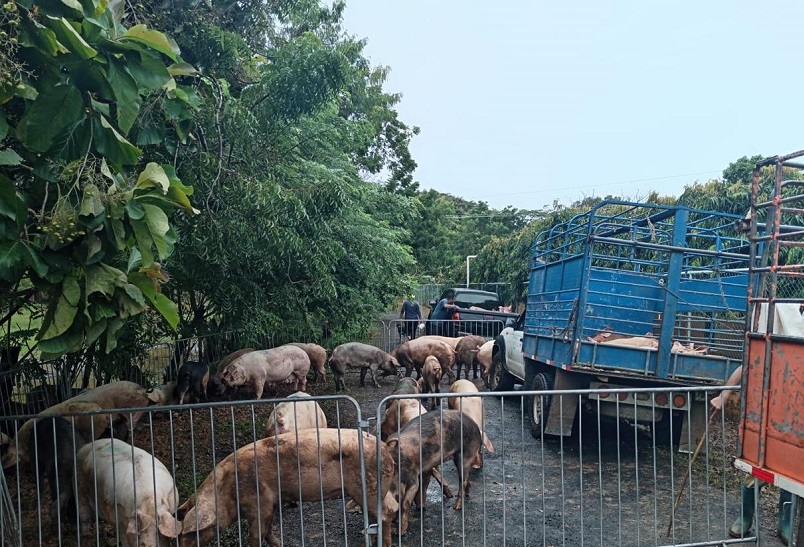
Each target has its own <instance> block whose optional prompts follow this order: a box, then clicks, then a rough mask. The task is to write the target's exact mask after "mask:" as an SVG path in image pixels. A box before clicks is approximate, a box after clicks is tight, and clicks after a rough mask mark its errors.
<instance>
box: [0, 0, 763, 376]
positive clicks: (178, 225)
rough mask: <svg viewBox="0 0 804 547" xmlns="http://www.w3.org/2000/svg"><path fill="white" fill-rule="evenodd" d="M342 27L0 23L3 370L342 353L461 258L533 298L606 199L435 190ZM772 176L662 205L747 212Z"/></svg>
mask: <svg viewBox="0 0 804 547" xmlns="http://www.w3.org/2000/svg"><path fill="white" fill-rule="evenodd" d="M344 7H345V4H344V3H343V2H341V1H336V2H334V3H332V4H325V3H322V2H319V1H318V0H277V1H273V2H262V3H259V2H257V3H255V2H245V3H234V4H233V3H230V2H219V1H217V0H211V1H208V2H196V1H194V0H172V1H171V2H163V1H162V0H143V1H141V2H137V3H134V4H123V3H122V2H120V1H119V0H112V1H110V2H106V1H101V0H47V1H46V2H43V3H39V4H37V3H34V2H33V0H10V1H9V2H7V3H6V4H4V5H3V6H2V11H1V12H0V41H2V42H3V43H4V46H5V47H4V48H0V105H2V109H1V110H0V306H1V308H0V317H2V321H0V324H2V325H3V329H4V333H5V340H4V344H3V345H4V348H5V349H6V350H7V352H8V350H10V349H11V348H13V347H18V348H19V347H21V348H22V349H23V355H25V354H27V355H28V356H32V357H36V358H37V359H39V360H45V359H48V358H54V357H58V356H62V355H68V356H69V357H68V359H67V361H69V362H70V363H73V364H71V365H69V367H68V368H70V367H72V368H71V369H70V371H69V373H68V374H67V375H66V380H67V381H73V380H74V379H75V376H76V374H77V370H78V369H79V368H80V366H79V365H80V364H81V363H83V365H86V366H87V367H96V369H102V371H103V372H104V374H108V373H109V371H110V370H112V369H114V368H115V367H116V366H118V365H120V364H121V363H128V362H130V361H131V360H132V356H134V355H136V354H137V352H138V351H142V348H143V347H144V346H145V345H147V344H149V343H153V342H155V341H159V340H164V339H165V338H166V337H170V338H176V337H186V336H198V335H203V334H207V333H217V332H222V331H231V330H236V331H240V332H244V333H248V334H250V335H253V336H256V335H257V334H260V333H266V332H271V331H279V330H284V331H287V332H294V333H301V332H304V333H306V336H307V337H308V338H309V339H315V338H318V337H320V336H321V335H322V334H323V332H324V330H325V329H334V330H335V331H337V332H336V337H340V338H348V337H350V336H357V335H358V334H359V333H361V332H364V331H365V329H367V328H368V327H369V325H370V324H371V322H372V321H373V319H374V318H375V317H376V316H377V314H378V313H379V312H381V311H383V310H385V309H387V308H388V307H389V306H393V305H394V304H395V303H396V302H397V298H398V297H399V296H400V295H401V294H403V293H404V292H407V291H408V290H409V289H410V288H411V286H412V285H414V284H415V283H417V282H420V281H422V280H425V279H427V280H431V281H434V282H440V283H457V282H462V280H463V279H464V277H463V276H464V267H465V266H464V265H465V260H466V256H467V255H478V256H477V259H476V260H475V262H474V263H473V268H472V271H473V278H472V281H473V282H500V283H504V284H505V285H503V288H502V289H501V290H500V292H501V293H502V296H503V298H504V300H506V301H512V300H513V301H515V302H516V301H518V300H519V299H521V298H522V296H523V295H524V294H525V292H526V285H527V277H528V272H527V265H528V260H529V252H530V246H531V244H532V241H533V239H534V237H535V235H536V234H537V233H538V232H539V231H541V230H543V229H547V228H549V227H550V226H552V225H553V224H555V223H557V222H563V221H565V220H567V219H568V218H569V216H570V215H572V214H575V213H577V212H580V211H583V210H586V209H588V208H589V207H591V206H593V205H594V204H595V203H597V202H598V201H599V199H598V198H588V199H585V200H582V201H579V202H576V203H573V204H571V205H569V206H563V205H561V204H559V203H555V204H553V206H552V207H546V208H544V209H543V210H538V211H530V210H522V209H516V208H513V207H507V208H505V209H502V210H495V209H493V208H491V207H489V206H488V204H486V203H484V202H473V201H467V200H464V199H462V198H461V197H456V196H451V195H448V194H443V193H440V192H438V191H436V190H424V191H423V190H420V189H419V186H418V183H417V182H416V180H415V178H414V171H415V168H416V162H415V160H414V158H413V157H412V155H411V152H410V148H409V145H410V142H411V139H413V138H414V137H415V135H416V134H417V133H418V131H419V130H418V128H417V127H415V126H411V125H408V124H407V123H405V122H404V121H403V120H401V119H400V117H399V114H398V112H397V110H396V107H397V104H398V103H399V101H400V99H401V95H400V94H399V93H397V92H391V91H388V90H386V88H385V87H386V79H387V76H388V71H389V69H388V67H383V66H373V65H372V64H371V63H370V62H369V60H368V59H367V58H366V56H365V54H364V48H365V41H364V40H361V39H359V38H356V37H354V36H352V35H350V34H349V33H348V32H347V31H346V30H345V29H344V28H343V10H344ZM757 159H758V157H757V156H755V157H750V158H749V157H743V158H740V159H738V160H737V161H735V162H734V163H732V164H731V165H729V166H728V167H727V168H726V169H725V170H724V172H723V177H722V178H721V179H716V180H712V181H706V182H701V183H694V184H691V185H689V186H688V187H687V188H686V189H685V191H684V193H683V194H682V195H681V196H679V197H678V198H675V197H667V196H659V195H651V196H649V197H648V199H649V200H668V201H672V202H676V199H677V202H678V203H682V204H687V205H690V206H692V207H696V208H702V209H716V210H722V211H729V212H738V213H741V214H742V213H744V211H745V210H746V208H747V199H748V197H747V195H748V194H747V191H746V188H747V185H748V184H750V174H751V169H752V168H753V165H754V163H755V162H756V160H757ZM78 355H80V356H82V357H80V358H78V357H75V356H78ZM71 359H73V360H74V361H70V360H71ZM75 363H79V365H75V366H73V365H74V364H75ZM83 365H81V366H83ZM87 370H88V369H87Z"/></svg>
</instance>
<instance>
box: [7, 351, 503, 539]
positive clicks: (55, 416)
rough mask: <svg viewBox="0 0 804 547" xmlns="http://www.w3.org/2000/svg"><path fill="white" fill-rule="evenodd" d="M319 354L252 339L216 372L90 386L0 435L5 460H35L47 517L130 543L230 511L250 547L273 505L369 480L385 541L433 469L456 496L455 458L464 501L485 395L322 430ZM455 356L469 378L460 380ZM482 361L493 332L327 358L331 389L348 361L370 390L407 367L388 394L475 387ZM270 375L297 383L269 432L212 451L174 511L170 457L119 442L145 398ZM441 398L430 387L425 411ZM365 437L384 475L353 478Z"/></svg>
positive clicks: (224, 521)
mask: <svg viewBox="0 0 804 547" xmlns="http://www.w3.org/2000/svg"><path fill="white" fill-rule="evenodd" d="M326 362H327V351H326V350H325V349H324V348H323V347H321V346H318V345H316V344H288V345H284V346H279V347H276V348H272V349H268V350H254V349H251V348H248V349H243V350H240V351H237V352H235V353H232V354H230V355H228V356H227V357H226V358H224V359H223V360H222V361H221V362H220V364H219V365H218V366H217V370H216V371H214V372H213V373H212V374H210V369H209V367H208V366H205V365H201V364H200V363H196V362H188V363H185V364H184V365H183V366H182V367H181V368H180V369H179V371H178V377H177V380H176V381H175V382H169V383H166V384H164V385H162V386H159V387H156V388H152V389H148V390H146V389H145V388H143V387H142V386H140V385H138V384H136V383H133V382H127V381H118V382H113V383H110V384H106V385H103V386H100V387H96V388H94V389H90V390H87V391H84V392H82V393H80V394H79V395H77V396H75V397H73V398H71V399H69V400H67V401H64V402H62V403H59V404H57V405H55V406H52V407H50V408H48V409H47V410H45V411H43V412H42V413H40V415H39V416H37V418H34V419H30V420H27V421H25V422H24V423H23V424H22V426H21V427H19V428H18V429H17V428H15V429H14V431H13V438H12V436H10V435H4V434H0V435H2V444H3V446H2V449H3V455H2V463H3V468H4V469H7V468H10V467H13V466H14V465H20V466H22V465H25V464H31V465H33V468H34V469H35V470H36V476H37V477H38V478H39V480H40V481H42V482H47V484H48V486H49V490H50V492H51V498H52V504H51V507H50V512H51V517H52V518H53V519H54V522H60V523H62V524H67V523H70V522H74V521H75V520H76V518H75V517H76V515H77V516H78V522H79V525H80V531H81V533H82V534H84V533H88V532H89V531H90V527H91V525H92V524H94V523H95V519H96V517H97V518H98V519H100V520H101V521H105V522H108V523H110V524H111V525H113V526H116V529H117V537H118V540H119V542H120V543H121V544H122V545H131V546H134V545H139V546H143V547H148V546H157V545H168V544H169V542H170V541H173V540H175V539H178V543H179V545H182V546H189V545H206V544H207V543H209V542H211V541H213V540H214V539H215V537H216V535H217V533H219V532H220V530H223V529H224V528H225V527H226V526H228V525H229V524H231V523H233V522H235V521H237V520H238V519H244V520H246V521H247V522H248V523H249V529H250V535H251V540H250V541H251V545H252V546H255V547H256V546H259V545H261V544H262V541H263V540H267V541H268V542H269V544H270V545H272V546H276V545H279V544H280V542H279V540H278V538H277V537H276V536H275V535H274V534H273V532H272V528H273V517H274V511H275V508H276V506H277V504H278V503H280V502H281V501H290V502H294V501H295V502H298V501H301V502H305V501H318V500H327V499H336V498H341V497H343V496H344V495H345V496H348V497H350V498H352V500H362V499H363V498H362V495H363V487H364V486H365V489H366V494H367V496H368V499H369V500H373V499H374V500H376V499H382V500H383V503H382V514H381V515H377V514H376V513H377V507H376V504H375V503H372V502H369V504H368V507H367V510H368V513H369V517H370V518H371V519H373V520H374V522H376V521H377V520H378V519H381V520H382V522H383V541H384V544H386V545H390V540H391V522H392V521H393V520H395V519H396V517H397V516H398V515H399V516H400V519H399V523H398V526H399V532H400V534H403V535H404V534H405V533H406V531H407V528H408V520H409V517H408V515H409V512H410V508H411V506H412V504H413V503H414V501H415V503H416V505H417V506H418V507H419V508H421V509H423V508H424V505H425V500H426V495H425V492H426V491H427V487H428V484H429V481H430V478H431V477H434V478H435V479H436V480H437V481H438V482H439V483H441V485H442V486H443V492H444V495H445V496H446V497H448V498H449V497H453V496H452V490H451V489H450V487H449V485H448V484H446V482H445V481H444V479H443V478H442V475H441V470H440V464H441V463H442V462H446V461H448V460H450V459H451V460H452V461H453V462H454V464H455V467H456V469H457V471H458V477H459V484H458V491H457V496H456V501H455V505H454V507H455V509H461V507H462V506H463V502H464V496H466V495H467V493H468V491H469V470H470V468H474V469H480V468H482V465H483V459H482V454H481V446H485V447H486V450H487V451H489V452H493V451H494V448H493V445H492V443H491V441H490V440H489V439H488V438H487V437H486V435H485V433H484V432H483V431H482V427H483V424H484V418H483V403H482V398H481V397H467V396H465V395H462V396H460V397H450V398H449V399H448V405H447V406H448V408H446V409H441V410H440V411H439V412H427V411H426V409H425V407H424V406H423V405H422V404H421V401H422V400H423V399H420V398H395V399H392V400H391V401H390V403H389V404H388V405H387V408H386V409H385V414H384V416H383V418H382V420H379V425H378V427H377V431H376V432H375V433H376V434H379V436H380V440H381V442H379V443H378V442H377V438H376V436H375V435H371V434H369V433H366V432H361V431H360V430H357V429H345V428H337V429H331V428H327V419H326V416H325V414H324V412H323V411H322V409H321V407H320V406H319V405H318V403H317V402H316V401H314V400H305V398H309V397H310V396H309V395H308V394H307V393H305V390H306V386H307V376H308V372H309V371H310V369H311V368H312V371H313V374H314V377H313V381H317V380H318V379H319V378H322V379H323V380H324V381H326V371H325V364H326ZM453 365H456V366H457V379H456V374H455V373H454V372H453V370H452V367H453ZM462 366H465V367H466V369H465V370H466V372H465V375H466V378H467V379H466V380H461V379H460V375H461V367H462ZM490 366H491V342H486V340H485V339H484V338H482V337H479V336H465V337H461V338H448V337H440V336H425V337H421V338H417V339H413V340H410V341H407V342H405V343H403V344H401V345H400V346H398V347H397V348H395V349H394V350H393V351H392V352H390V353H387V352H385V351H382V350H380V349H379V348H376V347H374V346H370V345H367V344H362V343H359V342H350V343H346V344H342V345H340V346H337V347H335V348H334V349H333V350H332V353H331V355H330V357H329V367H330V369H331V370H332V373H333V376H334V379H335V389H336V391H337V390H340V389H346V386H345V381H344V380H345V376H346V372H347V371H348V370H350V369H352V370H360V384H361V386H362V385H364V382H365V377H366V374H367V373H370V374H371V380H372V381H373V383H374V385H375V386H377V387H380V384H379V382H378V379H377V372H380V374H381V375H382V376H390V375H393V376H395V377H397V376H398V375H401V370H402V369H404V371H405V376H404V377H402V378H400V379H399V380H398V382H397V384H396V386H395V389H394V391H393V394H394V395H402V394H419V393H432V394H437V393H439V386H440V384H441V379H442V377H443V376H447V377H448V378H449V381H450V383H451V388H450V392H452V393H461V394H467V393H476V392H477V391H478V390H477V388H476V387H475V384H474V383H473V382H471V381H469V380H468V376H469V369H470V367H471V368H472V371H473V375H474V378H475V379H476V378H477V377H478V369H480V373H481V377H482V378H483V379H484V381H486V384H487V385H488V379H489V373H490ZM414 369H415V370H416V372H417V379H415V380H414V379H413V378H412V373H413V370H414ZM278 384H293V387H294V389H295V390H296V393H294V394H293V395H291V396H290V397H289V398H288V401H287V402H283V403H279V404H277V405H275V406H274V409H273V411H272V412H271V414H270V416H269V417H268V420H267V436H266V437H265V438H263V439H260V440H256V441H255V442H253V443H250V444H248V445H246V446H242V447H240V448H239V449H237V450H236V451H235V452H233V453H232V454H230V455H229V456H228V457H226V458H225V459H223V460H221V461H220V462H219V463H218V464H217V465H216V466H215V467H214V468H213V469H212V471H211V472H210V473H209V475H208V476H207V478H206V480H204V481H203V483H202V484H201V485H200V486H199V487H198V488H197V490H196V491H195V493H193V494H191V495H190V496H189V499H187V501H185V502H184V503H183V504H181V505H179V506H178V507H177V500H178V499H179V492H178V490H177V488H176V485H175V481H174V478H173V476H172V475H171V473H170V472H169V471H168V469H167V468H166V467H165V465H163V463H162V462H160V461H159V460H158V459H157V458H156V457H155V456H154V455H152V454H151V453H149V452H147V451H145V450H143V449H141V448H138V447H136V446H132V445H131V444H128V442H127V441H130V440H131V435H132V434H133V432H134V430H135V427H136V426H137V424H138V422H139V420H140V418H141V417H142V415H143V414H144V413H145V412H146V411H147V410H145V408H146V407H149V406H154V405H157V406H164V405H175V404H183V403H184V402H185V400H187V401H189V402H191V403H195V402H200V401H204V400H208V399H209V398H210V397H213V396H214V397H219V396H222V395H223V396H225V395H226V394H227V393H229V394H231V393H233V392H235V391H236V390H245V389H251V390H253V392H254V396H255V397H256V398H257V399H259V398H261V397H262V394H263V391H264V390H265V388H266V387H268V386H271V385H278ZM436 408H439V409H440V406H439V403H438V399H437V398H435V397H434V398H432V403H431V409H432V410H435V409H436ZM128 409H141V410H139V411H132V410H128ZM79 413H80V414H79ZM378 418H379V417H378ZM110 433H111V435H110ZM361 436H362V442H360V441H361V439H360V437H361ZM361 444H362V449H363V454H364V458H365V460H364V461H365V462H376V461H378V459H377V458H378V457H379V461H380V462H381V465H380V467H379V468H380V474H381V476H380V477H378V476H377V472H378V468H377V466H376V465H373V464H371V463H369V464H367V465H365V466H362V467H364V469H365V484H363V482H362V481H361V479H360V474H359V473H360V472H361V471H360V470H361V463H360V457H361V456H360V445H361ZM378 446H379V447H380V451H381V453H380V454H379V455H378V454H377V447H378ZM280 477H281V479H280ZM378 496H379V498H378ZM349 503H350V504H352V505H356V504H354V502H353V501H350V502H349ZM71 516H72V517H71ZM57 519H58V520H57Z"/></svg>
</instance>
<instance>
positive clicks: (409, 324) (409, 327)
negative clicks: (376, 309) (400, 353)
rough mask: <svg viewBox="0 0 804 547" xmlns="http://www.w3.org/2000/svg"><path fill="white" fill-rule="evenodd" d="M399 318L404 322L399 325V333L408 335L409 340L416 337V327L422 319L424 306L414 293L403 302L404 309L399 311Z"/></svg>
mask: <svg viewBox="0 0 804 547" xmlns="http://www.w3.org/2000/svg"><path fill="white" fill-rule="evenodd" d="M399 319H401V320H402V323H401V324H400V325H399V327H400V328H399V334H400V336H402V335H403V334H404V336H406V337H407V339H408V340H411V339H413V338H416V327H418V325H419V322H420V321H421V320H422V308H421V306H419V303H418V302H417V301H416V297H415V296H414V295H412V294H411V295H410V296H409V297H408V298H406V299H405V300H404V302H402V309H401V310H400V311H399Z"/></svg>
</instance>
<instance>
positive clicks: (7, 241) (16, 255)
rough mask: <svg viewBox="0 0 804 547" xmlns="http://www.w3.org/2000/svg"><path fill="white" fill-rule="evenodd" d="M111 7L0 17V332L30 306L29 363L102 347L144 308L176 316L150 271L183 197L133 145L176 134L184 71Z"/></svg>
mask: <svg viewBox="0 0 804 547" xmlns="http://www.w3.org/2000/svg"><path fill="white" fill-rule="evenodd" d="M122 9H123V6H122V4H121V3H119V2H112V3H108V2H98V1H95V0H83V2H78V1H77V0H64V1H63V2H62V1H57V2H47V3H44V4H37V5H33V4H32V3H30V2H26V1H19V2H9V3H6V4H5V5H4V6H3V10H4V13H3V16H2V18H0V33H2V34H0V36H3V37H4V38H6V40H7V43H9V44H11V45H12V47H9V48H8V49H6V50H5V51H4V52H3V53H2V58H0V64H2V67H3V71H2V74H3V77H2V81H0V104H2V110H0V139H2V148H0V294H2V295H3V300H2V304H3V323H4V324H7V325H11V320H12V318H13V317H14V316H15V315H17V314H18V313H19V312H20V311H21V310H23V309H24V308H25V306H26V305H31V303H32V302H34V301H35V302H36V305H35V307H41V308H43V309H45V310H46V312H45V313H44V315H43V317H42V322H41V328H40V329H39V331H38V333H37V334H36V341H37V347H38V349H39V350H40V351H41V353H42V356H43V357H47V356H56V355H61V354H65V353H70V352H76V351H79V350H82V349H86V348H88V347H90V346H98V347H100V348H101V349H102V350H103V351H105V352H109V351H111V350H112V349H114V348H115V347H116V345H117V340H118V338H119V337H120V334H121V329H122V327H123V325H125V324H126V322H127V321H128V320H129V319H130V318H132V317H134V316H136V315H138V314H140V313H141V312H143V311H145V310H146V309H148V308H149V307H152V308H153V309H155V310H157V311H158V312H159V313H161V315H162V316H163V317H164V318H165V319H166V320H167V321H168V323H170V324H171V325H173V326H175V325H176V324H177V321H178V317H177V315H176V308H175V305H174V304H173V303H172V302H170V301H169V300H168V299H167V298H166V297H165V296H164V295H163V294H162V292H161V285H162V283H163V282H165V281H166V277H165V276H164V274H163V273H162V271H161V266H162V264H163V263H164V261H165V260H167V259H168V257H169V256H170V255H171V254H172V252H173V248H174V243H175V239H176V236H175V232H174V230H173V228H172V226H171V224H170V222H169V217H170V215H171V214H173V212H174V211H177V210H184V211H187V212H192V211H193V208H192V206H191V204H190V201H189V198H188V196H190V195H191V194H192V188H190V187H188V186H185V185H184V184H182V182H181V180H179V178H178V177H177V176H176V173H175V169H174V168H173V166H172V165H170V164H169V163H159V162H157V161H152V158H151V157H150V155H149V154H148V149H147V147H146V145H147V144H150V142H152V141H154V140H157V141H168V140H172V141H173V142H179V141H181V140H183V139H185V138H186V136H187V131H188V129H189V124H188V123H187V122H186V120H188V119H189V118H191V116H190V115H189V114H188V113H189V112H191V111H192V110H193V109H194V108H195V107H196V106H197V101H196V99H195V97H194V96H193V95H192V90H191V89H190V88H189V87H187V86H186V85H185V84H184V83H183V77H185V76H191V75H192V74H194V69H193V68H192V67H191V66H189V65H188V64H186V63H184V62H183V60H182V58H181V57H180V56H179V51H178V48H177V47H176V45H175V43H173V41H172V40H170V39H169V38H168V37H167V36H165V35H164V34H162V33H161V32H157V31H155V30H152V29H149V28H147V27H145V26H144V25H135V26H132V27H130V28H127V27H125V26H123V25H122V23H121V19H120V15H121V13H122ZM7 68H8V69H10V70H9V71H8V72H7V71H6V69H7ZM153 125H158V127H159V128H160V129H161V133H160V134H159V135H158V136H155V135H152V134H149V127H151V126H153ZM7 322H8V323H7ZM9 331H11V329H10V328H9V329H7V332H9Z"/></svg>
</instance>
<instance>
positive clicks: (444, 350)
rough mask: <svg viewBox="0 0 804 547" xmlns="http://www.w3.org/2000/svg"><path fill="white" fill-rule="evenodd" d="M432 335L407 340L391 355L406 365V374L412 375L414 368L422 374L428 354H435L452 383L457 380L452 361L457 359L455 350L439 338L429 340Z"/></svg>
mask: <svg viewBox="0 0 804 547" xmlns="http://www.w3.org/2000/svg"><path fill="white" fill-rule="evenodd" d="M428 338H431V337H429V336H428V337H424V336H423V337H421V338H416V339H414V340H410V341H408V342H405V343H404V344H402V345H400V346H398V347H397V348H396V349H394V351H392V352H391V355H393V356H394V357H396V359H397V360H398V361H399V364H400V365H402V366H403V367H405V376H410V375H411V374H412V372H413V369H414V368H415V369H416V373H417V374H418V375H419V376H421V375H422V366H423V365H424V360H425V359H426V358H427V356H428V355H433V356H434V357H436V358H437V359H438V362H439V363H441V369H442V372H443V373H444V374H446V375H447V376H449V378H450V383H451V382H452V381H454V380H455V373H454V372H452V368H451V367H452V363H453V362H454V361H455V350H453V349H452V348H451V347H450V346H449V344H447V343H446V342H441V341H439V340H428Z"/></svg>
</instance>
